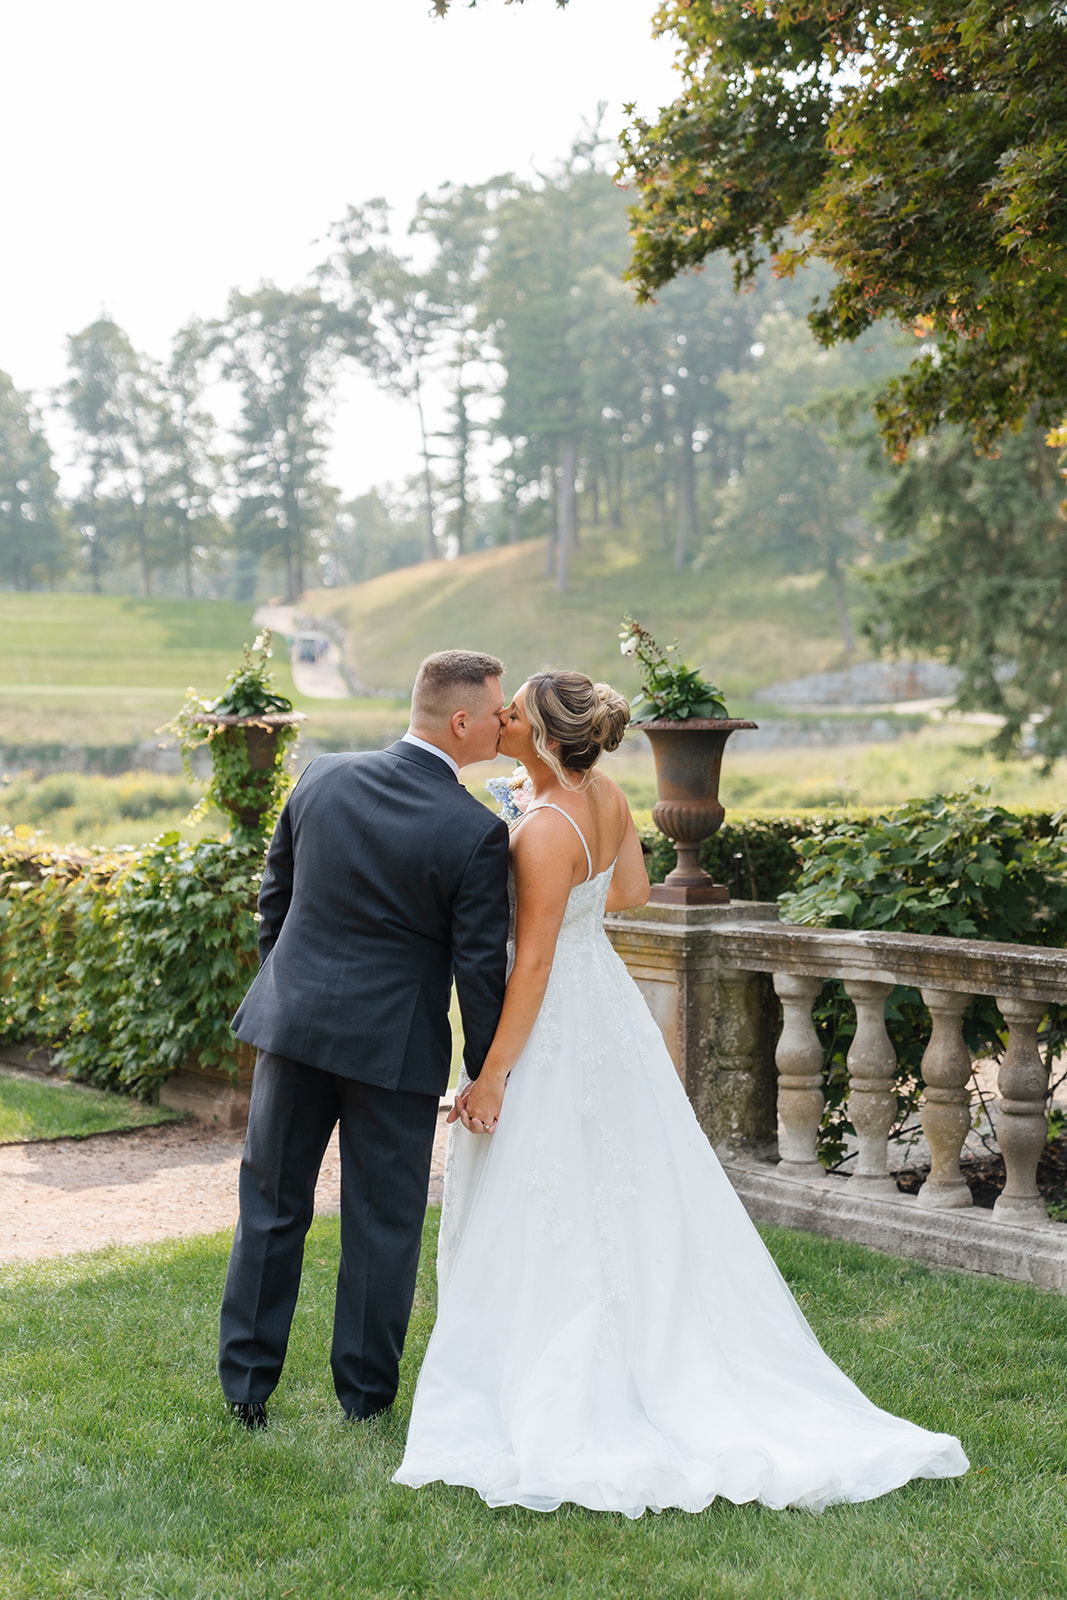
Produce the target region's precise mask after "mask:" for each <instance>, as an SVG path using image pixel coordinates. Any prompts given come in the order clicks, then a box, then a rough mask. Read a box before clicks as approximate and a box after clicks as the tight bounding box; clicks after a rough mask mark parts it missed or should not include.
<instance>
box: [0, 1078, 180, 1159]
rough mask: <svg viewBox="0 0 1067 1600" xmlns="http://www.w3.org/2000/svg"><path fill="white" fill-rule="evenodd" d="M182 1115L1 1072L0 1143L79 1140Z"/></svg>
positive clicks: (73, 1086) (175, 1119)
mask: <svg viewBox="0 0 1067 1600" xmlns="http://www.w3.org/2000/svg"><path fill="white" fill-rule="evenodd" d="M181 1120H182V1118H181V1113H180V1112H177V1111H168V1110H167V1109H166V1107H165V1106H150V1105H145V1104H144V1103H143V1102H142V1101H140V1100H131V1099H129V1097H128V1096H127V1095H122V1094H107V1093H105V1091H104V1090H102V1089H89V1088H85V1087H83V1086H82V1085H80V1084H73V1083H40V1082H34V1081H33V1080H31V1079H29V1078H22V1077H14V1076H9V1075H8V1074H7V1073H5V1072H3V1071H2V1069H0V1144H23V1143H25V1142H26V1141H27V1140H28V1139H84V1138H86V1137H87V1136H88V1135H89V1134H91V1133H113V1132H115V1131H116V1130H118V1129H125V1128H152V1127H156V1126H157V1125H158V1124H159V1123H161V1122H179V1121H181Z"/></svg>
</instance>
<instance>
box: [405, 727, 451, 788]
mask: <svg viewBox="0 0 1067 1600" xmlns="http://www.w3.org/2000/svg"><path fill="white" fill-rule="evenodd" d="M400 742H401V744H417V745H418V747H419V749H420V750H428V751H429V752H430V754H431V755H432V756H439V757H440V759H441V760H442V761H444V762H445V763H446V764H447V765H448V766H450V767H451V768H452V771H453V772H454V773H455V774H456V777H457V778H458V777H459V768H458V766H457V765H456V763H455V762H454V761H453V760H452V757H451V756H450V755H449V754H448V753H447V751H444V750H439V749H438V747H437V745H435V744H430V742H429V740H427V739H420V738H419V736H418V734H417V733H412V731H411V729H410V728H409V729H408V731H407V733H405V734H404V736H403V738H402V739H401V741H400Z"/></svg>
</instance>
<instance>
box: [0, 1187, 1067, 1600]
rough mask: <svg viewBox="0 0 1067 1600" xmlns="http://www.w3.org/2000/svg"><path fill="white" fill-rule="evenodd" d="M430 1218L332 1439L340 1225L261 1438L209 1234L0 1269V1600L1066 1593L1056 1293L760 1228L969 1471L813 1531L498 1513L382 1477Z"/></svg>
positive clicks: (424, 1301) (706, 1521)
mask: <svg viewBox="0 0 1067 1600" xmlns="http://www.w3.org/2000/svg"><path fill="white" fill-rule="evenodd" d="M435 1227H436V1214H434V1213H431V1214H430V1216H429V1218H428V1229H427V1236H426V1248H425V1249H424V1259H423V1271H422V1275H421V1280H420V1292H419V1300H418V1303H417V1310H416V1315H415V1319H414V1322H413V1325H412V1331H411V1337H410V1339H409V1344H408V1351H407V1356H406V1360H405V1368H404V1382H403V1387H402V1391H401V1395H400V1399H399V1403H398V1405H397V1407H396V1410H395V1414H394V1415H393V1416H391V1417H389V1418H388V1419H386V1420H383V1421H381V1422H378V1423H375V1424H372V1425H370V1426H369V1427H366V1428H360V1429H353V1428H351V1427H349V1426H346V1425H344V1424H343V1423H342V1422H341V1420H340V1413H339V1411H338V1409H337V1406H336V1402H335V1401H334V1399H333V1396H332V1391H331V1389H330V1382H329V1374H328V1368H327V1351H328V1346H329V1337H330V1313H331V1306H332V1289H333V1279H334V1274H335V1271H336V1260H337V1249H338V1243H337V1237H338V1236H337V1224H336V1222H334V1221H332V1220H324V1221H322V1222H319V1223H317V1224H316V1225H315V1228H314V1230H313V1232H312V1235H311V1237H310V1240H309V1248H308V1252H307V1259H306V1268H305V1278H304V1287H303V1291H302V1295H301V1302H300V1306H299V1308H298V1312H297V1322H296V1326H295V1329H294V1335H293V1340H292V1344H291V1347H290V1351H289V1360H288V1365H287V1368H286V1373H285V1380H284V1383H283V1385H282V1387H281V1389H280V1390H279V1391H278V1394H277V1396H276V1398H275V1401H274V1403H273V1405H272V1424H271V1427H270V1428H269V1429H268V1430H267V1432H266V1433H264V1434H261V1435H248V1434H246V1433H245V1432H244V1431H243V1430H241V1429H240V1428H239V1427H237V1426H236V1425H234V1424H233V1423H231V1422H230V1421H229V1420H228V1419H227V1418H226V1417H225V1416H224V1413H223V1408H222V1404H221V1400H220V1397H219V1394H218V1390H217V1387H216V1382H215V1377H214V1372H213V1365H214V1345H215V1329H216V1313H217V1304H218V1299H219V1294H220V1291H221V1286H222V1279H223V1274H224V1271H225V1263H226V1255H227V1249H228V1243H229V1241H228V1239H227V1238H222V1237H219V1238H213V1239H203V1240H193V1241H185V1242H176V1243H172V1244H168V1245H165V1246H154V1247H150V1248H144V1249H136V1250H109V1251H106V1252H101V1253H100V1254H98V1255H94V1256H88V1257H86V1256H83V1257H72V1258H67V1259H63V1260H58V1261H49V1262H45V1263H39V1264H32V1265H27V1266H19V1267H15V1268H6V1269H3V1270H2V1271H0V1501H2V1504H3V1507H4V1515H3V1517H2V1518H0V1593H2V1594H3V1595H4V1596H5V1600H52V1597H57V1596H64V1597H68V1596H69V1597H77V1600H105V1597H106V1600H120V1597H121V1600H126V1597H130V1600H133V1597H135V1596H136V1597H142V1596H153V1597H156V1596H158V1597H161V1600H215V1597H231V1596H233V1597H242V1600H244V1597H257V1600H258V1597H262V1600H288V1597H301V1600H330V1597H334V1596H337V1597H342V1596H344V1597H354V1596H383V1597H389V1600H401V1597H404V1600H407V1597H411V1596H423V1597H432V1600H437V1597H446V1596H447V1597H452V1596H455V1597H457V1600H458V1597H461V1596H462V1597H463V1600H512V1597H514V1600H520V1597H521V1600H541V1597H543V1596H548V1595H552V1596H560V1597H563V1596H566V1597H567V1600H631V1597H632V1600H646V1597H655V1600H660V1597H670V1600H712V1597H730V1600H734V1597H737V1600H742V1597H743V1600H949V1597H951V1600H965V1597H966V1600H972V1597H982V1600H986V1597H988V1600H1001V1597H1003V1600H1030V1597H1033V1600H1038V1597H1041V1600H1045V1597H1049V1600H1051V1597H1062V1596H1063V1595H1064V1594H1067V1564H1065V1555H1064V1532H1063V1530H1064V1527H1065V1526H1067V1429H1065V1428H1064V1424H1063V1419H1064V1416H1065V1414H1067V1302H1065V1301H1064V1300H1063V1299H1060V1298H1058V1297H1055V1296H1050V1295H1042V1294H1040V1293H1038V1292H1036V1291H1033V1290H1028V1289H1025V1288H1021V1287H1017V1286H1013V1285H1005V1284H999V1283H994V1282H990V1281H984V1280H980V1279H971V1278H965V1277H962V1276H957V1275H951V1274H943V1275H942V1274H937V1273H934V1272H933V1271H931V1270H929V1269H927V1268H925V1267H923V1266H921V1265H916V1264H914V1263H907V1262H902V1261H897V1260H893V1259H891V1258H888V1257H884V1256H878V1255H875V1254H873V1253H871V1252H868V1251H864V1250H862V1249H859V1248H857V1247H852V1246H847V1245H841V1244H837V1243H832V1242H828V1241H824V1240H817V1239H813V1238H808V1237H805V1236H801V1235H791V1234H788V1233H786V1232H784V1231H781V1230H768V1238H769V1242H770V1243H771V1246H772V1248H773V1249H774V1251H775V1254H776V1257H777V1259H778V1261H779V1263H780V1265H781V1267H782V1269H783V1270H784V1272H785V1273H786V1276H787V1277H788V1279H789V1280H790V1282H791V1284H792V1285H793V1287H794V1290H795V1291H796V1292H797V1293H798V1294H799V1295H800V1296H801V1298H802V1300H803V1304H804V1307H805V1310H806V1312H807V1314H808V1315H809V1317H810V1318H811V1320H812V1322H813V1323H814V1326H815V1328H816V1331H817V1332H818V1334H819V1336H820V1337H821V1338H822V1339H823V1341H824V1343H825V1344H826V1346H827V1348H828V1349H829V1350H830V1352H831V1353H832V1354H833V1355H834V1357H835V1358H836V1359H837V1360H839V1361H840V1362H841V1363H842V1365H843V1366H844V1367H845V1368H846V1370H848V1371H849V1372H850V1373H851V1374H852V1375H853V1376H854V1377H855V1378H856V1379H857V1380H858V1381H859V1382H860V1383H861V1384H862V1385H863V1387H864V1388H865V1389H866V1390H867V1391H868V1393H870V1394H871V1395H872V1396H873V1397H874V1398H875V1399H876V1400H877V1401H878V1402H879V1403H880V1404H883V1405H885V1406H888V1407H890V1408H892V1409H894V1410H900V1411H903V1412H906V1413H907V1414H908V1415H909V1416H911V1417H913V1418H914V1419H915V1420H916V1421H920V1422H922V1423H924V1424H926V1425H927V1426H929V1427H933V1428H937V1429H952V1430H954V1431H956V1432H958V1433H959V1434H960V1435H961V1436H962V1438H963V1440H964V1443H965V1446H966V1448H967V1450H968V1452H969V1453H970V1456H971V1460H972V1463H973V1466H972V1471H971V1472H970V1474H969V1475H968V1476H967V1477H965V1478H963V1479H960V1480H956V1481H952V1482H947V1483H915V1484H911V1485H909V1486H907V1487H906V1488H905V1489H903V1490H900V1491H898V1492H897V1493H896V1494H893V1495H890V1496H888V1497H886V1498H885V1499H883V1500H879V1501H875V1502H873V1503H872V1504H869V1505H864V1506H839V1507H835V1508H833V1509H831V1510H829V1511H827V1512H825V1513H824V1514H823V1515H822V1516H821V1517H813V1516H811V1515H809V1514H807V1513H801V1512H770V1511H766V1510H764V1509H762V1508H760V1507H758V1506H745V1507H735V1506H731V1505H728V1504H719V1503H716V1504H715V1505H714V1506H712V1507H711V1508H710V1509H709V1510H708V1511H707V1512H705V1513H704V1514H703V1515H701V1516H699V1517H690V1516H686V1515H684V1514H682V1513H673V1512H670V1513H666V1514H664V1515H662V1516H660V1517H654V1516H646V1517H644V1518H643V1519H641V1520H640V1521H639V1522H635V1523H631V1522H628V1521H626V1520H625V1519H624V1518H621V1517H614V1516H605V1515H597V1514H594V1513H591V1512H586V1511H582V1510H578V1509H576V1508H565V1509H563V1510H561V1511H560V1512H558V1513H555V1514H553V1515H549V1516H542V1515H538V1514H537V1513H535V1512H526V1511H517V1510H510V1511H490V1510H488V1509H487V1508H486V1507H485V1506H483V1505H482V1503H481V1501H480V1500H478V1499H477V1497H476V1496H474V1495H473V1494H472V1493H469V1492H467V1491H461V1490H455V1489H447V1488H444V1487H441V1486H436V1487H430V1488H428V1489H424V1490H420V1491H417V1492H413V1491H411V1490H408V1489H401V1488H399V1487H396V1486H394V1485H393V1484H392V1483H391V1482H390V1474H391V1473H392V1471H393V1470H394V1469H395V1466H396V1464H397V1462H398V1461H399V1459H400V1455H401V1451H402V1446H403V1436H404V1428H405V1422H406V1417H407V1413H408V1409H409V1406H410V1401H411V1394H412V1388H413V1384H414V1379H415V1375H416V1372H417V1370H418V1364H419V1360H420V1358H421V1355H422V1352H423V1349H424V1347H425V1343H426V1339H427V1336H428V1333H429V1329H430V1324H431V1319H432V1304H433V1292H432V1291H433V1283H432V1270H431V1264H432V1250H433V1238H434V1230H435Z"/></svg>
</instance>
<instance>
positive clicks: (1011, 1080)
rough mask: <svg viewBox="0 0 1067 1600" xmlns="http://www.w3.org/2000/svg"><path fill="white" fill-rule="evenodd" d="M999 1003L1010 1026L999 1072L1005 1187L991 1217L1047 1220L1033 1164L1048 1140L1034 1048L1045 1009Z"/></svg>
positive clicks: (1042, 1072) (1039, 1004)
mask: <svg viewBox="0 0 1067 1600" xmlns="http://www.w3.org/2000/svg"><path fill="white" fill-rule="evenodd" d="M997 1004H998V1005H999V1007H1000V1014H1001V1016H1002V1017H1003V1018H1004V1021H1005V1022H1006V1023H1007V1024H1008V1048H1007V1050H1006V1051H1005V1054H1004V1059H1003V1061H1002V1062H1001V1063H1000V1071H999V1073H998V1074H997V1092H998V1094H999V1096H1000V1098H999V1101H998V1109H999V1112H1000V1115H999V1116H998V1118H997V1142H998V1143H999V1145H1000V1153H1001V1155H1002V1156H1003V1157H1004V1171H1005V1183H1004V1190H1003V1193H1002V1194H1001V1195H1000V1196H999V1197H998V1199H997V1202H996V1204H995V1205H994V1207H993V1216H994V1217H995V1218H998V1219H999V1220H1000V1221H1002V1222H1036V1221H1039V1220H1040V1219H1041V1218H1042V1217H1047V1216H1048V1207H1047V1206H1046V1204H1045V1202H1044V1200H1043V1199H1042V1198H1041V1195H1040V1193H1039V1192H1038V1187H1037V1163H1038V1161H1039V1160H1040V1158H1041V1152H1042V1150H1043V1149H1044V1148H1045V1140H1046V1138H1047V1136H1048V1119H1047V1117H1046V1114H1045V1096H1046V1094H1047V1093H1048V1068H1047V1067H1046V1066H1045V1064H1044V1062H1043V1061H1042V1059H1041V1052H1040V1051H1039V1050H1038V1048H1037V1026H1038V1023H1039V1022H1040V1021H1041V1018H1042V1017H1043V1016H1044V1014H1045V1012H1046V1011H1047V1010H1048V1006H1047V1004H1046V1003H1045V1002H1044V1001H1042V1000H1007V999H1004V1000H998V1001H997Z"/></svg>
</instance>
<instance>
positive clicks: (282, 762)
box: [167, 629, 303, 840]
mask: <svg viewBox="0 0 1067 1600" xmlns="http://www.w3.org/2000/svg"><path fill="white" fill-rule="evenodd" d="M271 653H272V652H271V634H270V630H269V629H267V630H265V631H264V632H263V633H261V634H259V635H257V637H256V640H255V642H254V643H253V644H252V646H251V647H249V646H248V645H245V647H244V655H243V659H242V661H241V665H240V666H239V667H236V668H235V669H234V670H233V672H231V673H229V674H228V676H227V679H226V682H227V685H228V687H227V689H226V690H225V692H224V693H223V694H221V695H219V696H218V698H217V699H215V700H202V699H201V698H200V696H199V695H198V694H197V693H196V690H195V689H190V690H189V691H188V694H187V696H186V700H185V704H184V705H183V706H182V708H181V710H180V711H179V712H178V714H177V716H176V717H175V718H174V719H173V721H171V722H169V723H168V724H167V729H168V730H169V731H171V732H173V733H175V734H177V736H178V740H179V743H180V745H181V751H182V761H183V764H184V766H185V771H186V775H187V776H188V777H189V778H192V775H193V774H192V766H191V757H192V752H193V751H194V750H195V749H197V748H198V747H199V746H201V745H204V744H207V745H209V746H210V749H211V785H210V787H209V789H208V793H207V796H206V799H207V801H209V802H210V803H212V804H214V805H215V806H217V807H218V809H219V810H220V811H227V812H229V813H230V815H231V816H232V817H233V818H234V822H233V831H234V835H235V837H242V836H243V837H246V838H248V839H249V840H251V839H258V838H261V837H262V836H263V835H264V834H266V833H268V832H269V831H270V829H271V828H272V827H273V825H274V821H275V819H276V817H277V814H278V812H279V811H280V810H281V807H282V803H283V802H284V800H285V796H286V794H287V793H288V791H289V787H290V783H291V779H290V776H289V774H288V772H287V771H286V754H287V751H288V748H289V746H290V744H292V742H293V740H294V739H295V738H296V736H297V723H298V721H299V720H300V719H301V718H302V715H303V714H302V713H294V712H293V703H292V701H291V700H287V699H286V698H285V696H284V695H280V694H278V693H277V692H276V691H275V689H274V678H273V674H272V673H271V670H270V668H269V666H268V662H269V661H270V658H271ZM232 719H239V720H238V721H236V722H235V721H234V720H232ZM249 730H259V731H260V733H261V734H262V735H264V736H265V737H263V738H261V739H259V740H258V741H257V743H256V744H253V738H252V737H250V733H249ZM254 751H256V752H258V755H259V759H258V760H256V759H254V754H253V752H254Z"/></svg>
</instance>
